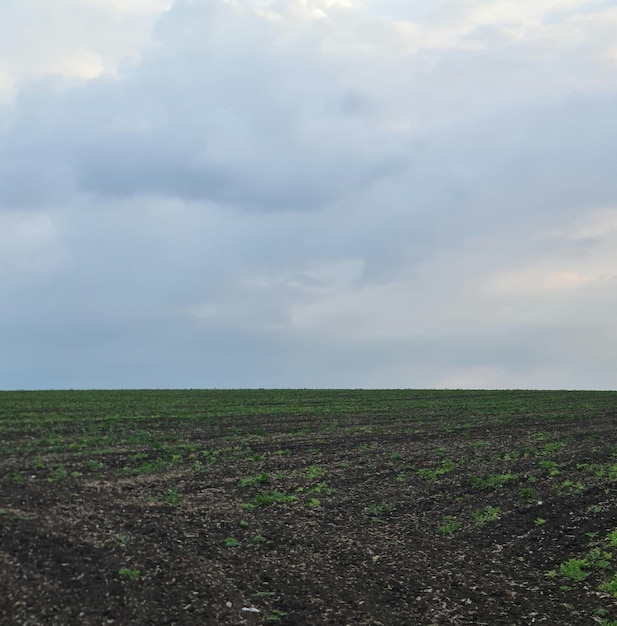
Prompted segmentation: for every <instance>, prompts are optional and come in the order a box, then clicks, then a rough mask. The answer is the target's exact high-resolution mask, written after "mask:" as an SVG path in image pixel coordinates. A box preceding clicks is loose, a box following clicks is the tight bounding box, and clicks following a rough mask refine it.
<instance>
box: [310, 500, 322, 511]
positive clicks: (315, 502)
mask: <svg viewBox="0 0 617 626" xmlns="http://www.w3.org/2000/svg"><path fill="white" fill-rule="evenodd" d="M309 506H312V507H313V508H314V509H317V508H319V507H320V506H321V501H320V500H319V499H318V498H311V499H310V500H309Z"/></svg>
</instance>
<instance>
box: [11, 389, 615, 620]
mask: <svg viewBox="0 0 617 626" xmlns="http://www.w3.org/2000/svg"><path fill="white" fill-rule="evenodd" d="M616 420H617V393H612V392H525V391H504V392H488V391H485V392H480V391H402V390H399V391H310V390H304V391H301V390H298V391H285V390H280V391H272V390H257V391H249V390H246V391H62V392H60V391H56V392H1V393H0V623H1V624H3V626H9V625H13V624H14V625H26V624H28V625H33V626H34V625H39V624H54V625H58V626H67V625H72V624H76V625H77V624H79V625H102V624H138V625H141V624H144V625H145V624H157V625H158V624H191V625H192V624H194V625H228V624H229V625H235V624H271V623H272V624H276V623H278V624H298V625H309V624H315V625H318V624H332V625H334V624H337V625H338V624H341V625H343V624H349V625H354V626H355V625H363V624H366V625H368V624H371V625H379V624H383V625H384V626H394V625H397V624H406V625H415V624H418V625H426V626H428V625H432V624H435V625H437V624H487V625H491V626H493V625H495V624H508V625H512V624H562V625H574V624H576V625H579V624H604V625H616V624H617V502H616V500H615V496H616V494H617V430H616Z"/></svg>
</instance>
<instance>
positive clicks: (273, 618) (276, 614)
mask: <svg viewBox="0 0 617 626" xmlns="http://www.w3.org/2000/svg"><path fill="white" fill-rule="evenodd" d="M285 615H287V613H286V612H285V611H279V610H278V609H273V610H272V613H270V615H268V617H266V618H265V621H266V622H280V621H281V618H283V617H285Z"/></svg>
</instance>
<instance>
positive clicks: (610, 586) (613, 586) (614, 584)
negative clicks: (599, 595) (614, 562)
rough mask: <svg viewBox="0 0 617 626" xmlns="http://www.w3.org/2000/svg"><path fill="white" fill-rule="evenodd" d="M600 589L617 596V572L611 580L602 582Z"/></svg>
mask: <svg viewBox="0 0 617 626" xmlns="http://www.w3.org/2000/svg"><path fill="white" fill-rule="evenodd" d="M600 591H605V592H606V593H610V594H611V595H612V596H614V597H615V598H617V574H615V575H614V576H613V578H611V579H610V580H608V581H606V582H605V583H602V584H601V585H600Z"/></svg>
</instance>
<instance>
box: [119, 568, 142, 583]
mask: <svg viewBox="0 0 617 626" xmlns="http://www.w3.org/2000/svg"><path fill="white" fill-rule="evenodd" d="M140 574H141V572H140V571H139V570H138V569H129V568H128V567H121V568H120V569H119V570H118V575H119V576H120V578H124V579H126V580H137V579H138V578H139V575H140Z"/></svg>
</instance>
